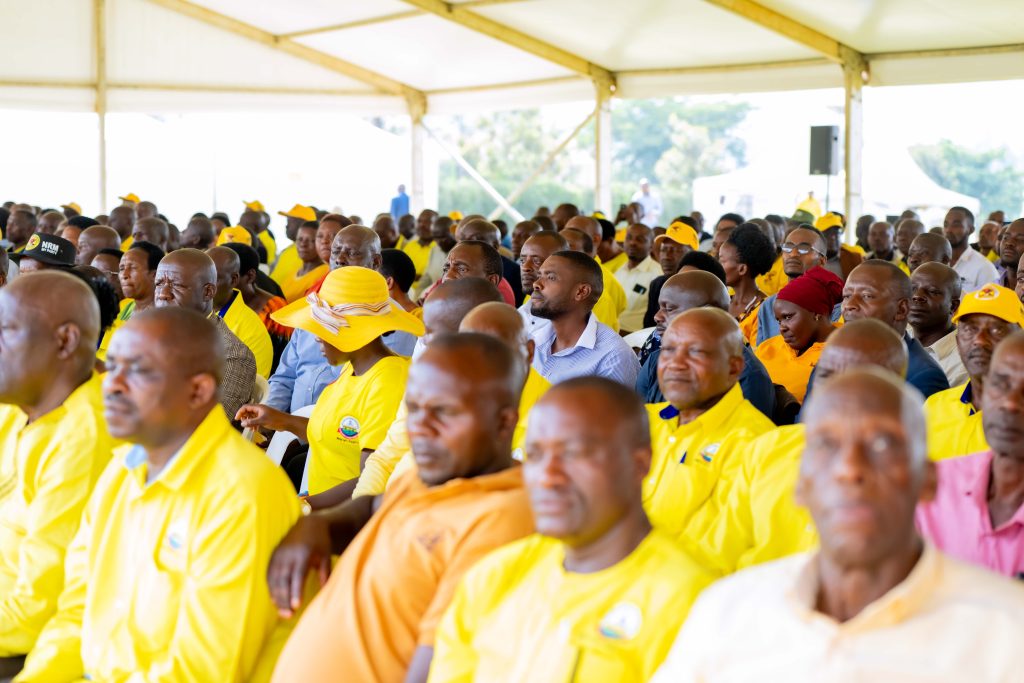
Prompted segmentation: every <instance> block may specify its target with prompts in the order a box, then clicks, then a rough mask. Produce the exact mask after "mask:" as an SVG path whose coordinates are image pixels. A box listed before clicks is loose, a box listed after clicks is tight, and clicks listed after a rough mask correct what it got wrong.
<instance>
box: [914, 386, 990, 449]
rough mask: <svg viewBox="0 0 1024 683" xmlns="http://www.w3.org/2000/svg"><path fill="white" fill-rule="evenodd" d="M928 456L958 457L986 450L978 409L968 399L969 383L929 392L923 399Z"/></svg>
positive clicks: (986, 443)
mask: <svg viewBox="0 0 1024 683" xmlns="http://www.w3.org/2000/svg"><path fill="white" fill-rule="evenodd" d="M924 418H925V431H926V433H927V435H928V457H929V458H931V459H932V460H946V459H948V458H958V457H960V456H962V455H970V454H971V453H980V452H981V451H987V450H988V449H989V448H988V441H986V439H985V430H984V428H983V426H982V423H981V411H980V410H975V408H974V404H973V402H972V392H971V383H970V382H968V383H967V384H961V385H960V386H958V387H953V388H952V389H945V390H944V391H940V392H938V393H935V394H932V395H931V396H929V397H928V398H927V400H925V402H924Z"/></svg>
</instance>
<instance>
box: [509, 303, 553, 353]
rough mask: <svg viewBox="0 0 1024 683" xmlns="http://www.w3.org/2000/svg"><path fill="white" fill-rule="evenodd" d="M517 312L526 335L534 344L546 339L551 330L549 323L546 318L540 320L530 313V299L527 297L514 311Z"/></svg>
mask: <svg viewBox="0 0 1024 683" xmlns="http://www.w3.org/2000/svg"><path fill="white" fill-rule="evenodd" d="M516 310H517V311H519V315H521V316H522V317H523V323H524V324H525V325H526V334H528V335H530V337H531V338H532V339H533V341H534V342H536V343H539V340H540V338H541V337H546V336H547V335H548V334H549V331H550V329H551V321H550V320H548V319H547V318H540V317H538V316H535V315H534V314H533V313H532V312H531V311H530V299H529V297H527V299H526V301H524V302H523V305H522V306H520V307H519V308H517V309H516Z"/></svg>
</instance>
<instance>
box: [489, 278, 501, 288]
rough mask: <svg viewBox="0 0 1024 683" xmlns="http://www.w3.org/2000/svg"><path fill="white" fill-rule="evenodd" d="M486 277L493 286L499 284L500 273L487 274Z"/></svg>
mask: <svg viewBox="0 0 1024 683" xmlns="http://www.w3.org/2000/svg"><path fill="white" fill-rule="evenodd" d="M487 279H488V280H489V281H490V282H491V283H492V284H493V285H494V286H495V287H497V286H498V285H500V284H501V275H488V276H487Z"/></svg>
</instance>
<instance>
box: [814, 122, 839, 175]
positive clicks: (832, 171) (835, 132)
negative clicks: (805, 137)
mask: <svg viewBox="0 0 1024 683" xmlns="http://www.w3.org/2000/svg"><path fill="white" fill-rule="evenodd" d="M811 175H839V126H811Z"/></svg>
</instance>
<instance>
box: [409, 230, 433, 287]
mask: <svg viewBox="0 0 1024 683" xmlns="http://www.w3.org/2000/svg"><path fill="white" fill-rule="evenodd" d="M433 247H434V243H433V242H432V241H431V242H427V245H426V246H423V245H422V244H420V241H419V240H418V239H414V240H409V241H408V242H406V243H405V244H404V245H402V251H404V252H405V253H406V254H407V255H408V256H409V258H411V259H412V264H413V265H414V266H416V279H417V280H418V279H420V277H422V276H423V273H424V272H425V271H426V269H427V261H429V260H430V250H431V249H432V248H433Z"/></svg>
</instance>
